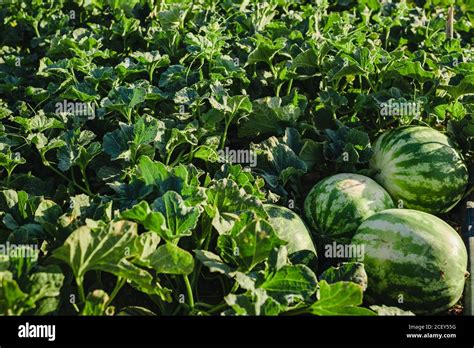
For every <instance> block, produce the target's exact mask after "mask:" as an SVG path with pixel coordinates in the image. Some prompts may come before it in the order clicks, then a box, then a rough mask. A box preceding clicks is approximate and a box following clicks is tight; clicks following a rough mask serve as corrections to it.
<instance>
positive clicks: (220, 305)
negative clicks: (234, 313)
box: [207, 302, 228, 314]
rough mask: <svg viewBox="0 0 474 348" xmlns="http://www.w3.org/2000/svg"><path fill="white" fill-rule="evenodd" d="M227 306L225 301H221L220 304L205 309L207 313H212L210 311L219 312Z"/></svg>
mask: <svg viewBox="0 0 474 348" xmlns="http://www.w3.org/2000/svg"><path fill="white" fill-rule="evenodd" d="M227 306H228V305H227V303H225V302H222V303H221V304H218V305H216V306H214V307H213V308H211V309H209V310H208V311H207V313H209V314H212V313H215V312H220V311H222V310H223V309H224V308H226V307H227Z"/></svg>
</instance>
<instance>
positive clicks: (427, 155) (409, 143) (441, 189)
mask: <svg viewBox="0 0 474 348" xmlns="http://www.w3.org/2000/svg"><path fill="white" fill-rule="evenodd" d="M373 151H374V155H373V157H372V159H371V161H370V167H371V168H372V169H373V170H375V172H376V173H377V174H376V175H375V180H376V181H377V182H378V183H379V184H381V185H382V186H383V187H384V188H385V189H386V190H387V191H388V192H389V193H390V194H391V195H392V197H393V199H394V200H395V204H397V206H398V207H399V208H411V209H416V210H421V211H425V212H428V213H431V214H436V213H445V212H448V211H449V210H451V209H452V208H453V207H454V206H455V205H456V204H457V203H458V202H459V201H460V200H461V198H462V196H463V194H464V192H465V191H466V188H467V184H468V170H467V167H466V165H465V164H464V163H463V160H462V158H461V155H460V154H459V153H458V152H457V151H456V150H455V149H454V147H453V144H452V142H451V141H450V140H449V138H448V137H447V136H446V135H444V134H442V133H440V132H438V131H436V130H434V129H431V128H429V127H420V126H416V127H403V128H399V129H394V130H390V131H388V132H385V133H383V134H382V135H381V136H380V137H379V138H378V139H377V141H376V142H375V144H374V147H373Z"/></svg>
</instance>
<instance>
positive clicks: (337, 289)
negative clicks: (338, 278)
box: [309, 280, 375, 315]
mask: <svg viewBox="0 0 474 348" xmlns="http://www.w3.org/2000/svg"><path fill="white" fill-rule="evenodd" d="M361 304H362V288H361V287H360V286H359V285H357V284H355V283H352V282H345V281H342V282H337V283H334V284H328V283H327V282H326V281H325V280H321V281H320V282H319V300H318V301H316V302H315V303H313V304H312V305H311V306H310V307H309V311H310V313H312V314H315V315H375V313H374V312H372V311H371V310H369V309H367V308H362V307H358V306H359V305H361Z"/></svg>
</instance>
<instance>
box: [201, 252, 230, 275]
mask: <svg viewBox="0 0 474 348" xmlns="http://www.w3.org/2000/svg"><path fill="white" fill-rule="evenodd" d="M194 253H195V255H196V258H197V259H198V260H199V261H201V263H202V264H203V265H204V266H206V267H207V268H209V271H211V272H218V273H222V274H225V275H228V276H231V273H232V268H230V267H229V266H228V265H226V264H225V263H224V262H223V261H222V259H221V258H220V257H219V256H218V255H216V254H214V253H212V252H210V251H207V250H194Z"/></svg>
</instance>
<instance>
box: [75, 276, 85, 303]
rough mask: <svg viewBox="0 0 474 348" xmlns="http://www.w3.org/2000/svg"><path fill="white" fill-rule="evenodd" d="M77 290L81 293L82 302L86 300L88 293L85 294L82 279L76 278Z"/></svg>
mask: <svg viewBox="0 0 474 348" xmlns="http://www.w3.org/2000/svg"><path fill="white" fill-rule="evenodd" d="M76 284H77V291H78V293H79V300H81V303H85V302H86V295H85V294H84V285H83V284H82V279H79V278H76Z"/></svg>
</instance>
